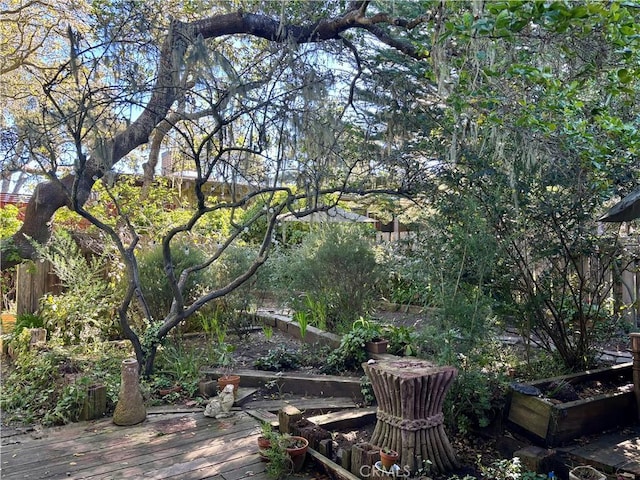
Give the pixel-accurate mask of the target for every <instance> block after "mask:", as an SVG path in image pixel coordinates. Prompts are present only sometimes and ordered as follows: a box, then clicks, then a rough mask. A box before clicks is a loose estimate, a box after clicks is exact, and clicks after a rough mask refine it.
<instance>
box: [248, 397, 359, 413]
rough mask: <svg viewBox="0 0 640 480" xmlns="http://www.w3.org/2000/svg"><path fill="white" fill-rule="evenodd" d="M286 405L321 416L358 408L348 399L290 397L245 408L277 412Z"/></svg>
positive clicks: (251, 404) (256, 402) (252, 403)
mask: <svg viewBox="0 0 640 480" xmlns="http://www.w3.org/2000/svg"><path fill="white" fill-rule="evenodd" d="M286 405H295V406H296V407H298V408H299V409H300V410H302V411H303V412H305V413H306V414H309V415H311V414H322V413H328V412H332V411H336V410H344V409H347V408H350V409H353V408H359V407H358V405H357V404H356V403H355V402H354V401H353V400H352V399H350V398H343V397H335V398H304V397H292V398H287V399H280V400H254V401H252V402H251V403H249V404H248V405H247V406H249V407H251V409H253V410H255V409H259V410H267V411H269V412H277V411H278V410H280V409H281V408H282V407H284V406H286Z"/></svg>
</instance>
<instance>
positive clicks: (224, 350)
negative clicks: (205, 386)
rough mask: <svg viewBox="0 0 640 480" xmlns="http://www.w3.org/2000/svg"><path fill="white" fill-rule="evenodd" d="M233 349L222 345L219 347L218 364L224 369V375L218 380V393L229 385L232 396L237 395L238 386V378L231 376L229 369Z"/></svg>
mask: <svg viewBox="0 0 640 480" xmlns="http://www.w3.org/2000/svg"><path fill="white" fill-rule="evenodd" d="M234 350H235V347H234V346H233V345H229V344H226V343H223V344H221V345H220V350H219V357H218V364H219V365H220V366H222V367H223V368H224V373H223V374H222V375H221V376H220V377H219V378H218V391H220V392H221V391H222V390H223V389H224V387H226V386H227V385H229V384H231V385H233V395H234V396H237V395H238V387H239V386H240V376H239V375H231V368H232V367H233V363H234V359H233V351H234Z"/></svg>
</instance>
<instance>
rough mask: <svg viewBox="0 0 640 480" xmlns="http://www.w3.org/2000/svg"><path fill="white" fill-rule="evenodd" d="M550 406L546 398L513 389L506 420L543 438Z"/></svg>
mask: <svg viewBox="0 0 640 480" xmlns="http://www.w3.org/2000/svg"><path fill="white" fill-rule="evenodd" d="M552 408H553V405H552V404H551V403H550V402H549V401H547V400H544V399H541V398H538V397H534V396H531V395H524V394H522V393H520V392H516V391H513V392H511V406H510V408H509V417H508V420H509V421H510V422H512V423H513V424H515V425H518V426H520V427H522V428H524V429H526V430H528V431H529V432H531V433H533V434H535V435H537V436H538V437H540V439H542V440H544V439H546V438H547V432H548V429H549V419H550V418H551V410H552Z"/></svg>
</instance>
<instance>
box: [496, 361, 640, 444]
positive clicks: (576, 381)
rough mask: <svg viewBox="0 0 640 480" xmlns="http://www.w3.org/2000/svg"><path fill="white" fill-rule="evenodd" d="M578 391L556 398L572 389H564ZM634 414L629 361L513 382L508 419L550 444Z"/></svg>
mask: <svg viewBox="0 0 640 480" xmlns="http://www.w3.org/2000/svg"><path fill="white" fill-rule="evenodd" d="M605 386H606V387H607V388H606V389H604V387H605ZM569 387H570V388H569ZM601 389H604V390H601ZM563 390H564V392H563ZM581 391H582V392H586V394H587V396H586V397H585V398H576V399H569V401H561V400H558V399H557V397H562V396H563V395H570V393H567V392H575V393H576V394H577V395H578V397H580V394H579V393H578V392H581ZM545 392H547V394H549V393H551V396H545V395H544V393H545ZM553 396H556V398H555V399H554V398H551V397H553ZM635 418H636V405H635V398H634V394H633V379H632V364H631V363H626V364H621V365H616V366H613V367H607V368H601V369H598V370H592V371H587V372H583V373H577V374H573V375H564V376H561V377H554V378H549V379H544V380H539V381H536V382H532V383H528V384H514V385H512V392H511V399H510V406H509V413H508V420H509V422H510V423H511V424H512V425H515V426H516V427H519V428H520V429H522V430H523V431H524V432H525V433H526V434H527V435H528V436H529V437H530V438H532V439H534V440H536V441H538V442H541V443H543V444H544V445H546V446H548V447H554V446H559V445H564V444H567V443H568V442H570V441H572V440H574V439H576V438H579V437H581V436H583V435H589V434H592V433H598V432H601V431H604V430H606V429H610V428H613V427H617V426H622V425H627V424H629V423H630V422H632V421H633V420H634V419H635Z"/></svg>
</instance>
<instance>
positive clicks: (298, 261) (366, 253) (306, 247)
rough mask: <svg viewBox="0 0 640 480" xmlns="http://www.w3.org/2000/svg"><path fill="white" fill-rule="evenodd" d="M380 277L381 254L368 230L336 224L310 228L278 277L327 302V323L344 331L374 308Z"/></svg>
mask: <svg viewBox="0 0 640 480" xmlns="http://www.w3.org/2000/svg"><path fill="white" fill-rule="evenodd" d="M377 278H378V266H377V264H376V259H375V255H374V252H373V249H372V248H371V245H370V242H369V239H368V238H367V236H366V235H365V234H364V233H363V230H362V229H359V228H355V227H339V226H335V225H332V226H331V227H327V228H323V229H322V230H319V231H316V232H313V233H311V234H309V235H308V236H307V237H305V239H304V240H303V242H302V244H301V245H300V246H299V247H296V248H294V249H292V250H290V251H289V254H288V263H287V266H286V268H283V269H281V271H280V278H279V279H278V281H279V282H278V283H279V284H280V285H281V287H282V288H283V289H284V290H288V291H290V292H304V293H305V294H306V295H307V297H308V298H311V299H312V300H313V302H316V303H319V304H321V305H323V308H324V307H326V323H327V329H328V330H330V331H344V330H346V329H348V328H349V326H350V325H351V323H352V322H354V321H355V320H356V319H357V318H358V317H360V316H362V315H365V314H366V313H367V312H368V311H369V310H370V309H371V308H372V306H373V303H374V300H375V299H376V291H375V287H376V282H377ZM295 298H299V297H296V296H294V297H293V298H292V300H294V302H295ZM301 300H302V301H303V302H304V297H303V298H302V299H301ZM293 306H294V308H296V307H298V308H302V309H305V308H306V307H305V306H302V307H301V306H300V304H295V303H294V305H293Z"/></svg>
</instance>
